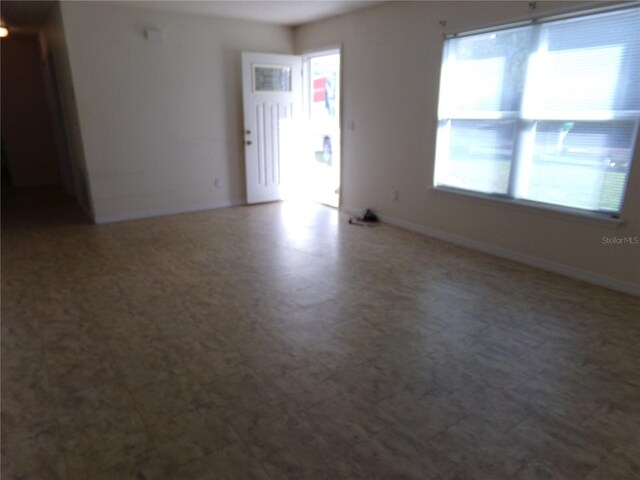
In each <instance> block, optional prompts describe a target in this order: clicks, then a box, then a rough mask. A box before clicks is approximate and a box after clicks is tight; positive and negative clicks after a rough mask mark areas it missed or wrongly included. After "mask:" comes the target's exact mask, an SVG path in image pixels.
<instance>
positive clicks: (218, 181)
mask: <svg viewBox="0 0 640 480" xmlns="http://www.w3.org/2000/svg"><path fill="white" fill-rule="evenodd" d="M220 185H222V183H221V182H220V179H219V178H215V179H214V180H213V186H214V187H215V188H220Z"/></svg>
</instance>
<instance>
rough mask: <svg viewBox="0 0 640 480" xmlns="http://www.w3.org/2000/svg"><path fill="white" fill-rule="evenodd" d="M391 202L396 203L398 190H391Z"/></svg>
mask: <svg viewBox="0 0 640 480" xmlns="http://www.w3.org/2000/svg"><path fill="white" fill-rule="evenodd" d="M391 200H393V201H394V202H397V201H398V190H393V191H392V192H391Z"/></svg>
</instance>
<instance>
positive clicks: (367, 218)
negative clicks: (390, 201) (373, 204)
mask: <svg viewBox="0 0 640 480" xmlns="http://www.w3.org/2000/svg"><path fill="white" fill-rule="evenodd" d="M377 221H378V216H377V215H376V214H375V213H373V212H372V211H371V210H370V209H368V208H367V209H366V210H365V211H364V213H363V214H362V218H350V219H349V223H350V224H351V225H358V226H363V225H364V224H365V223H375V222H377Z"/></svg>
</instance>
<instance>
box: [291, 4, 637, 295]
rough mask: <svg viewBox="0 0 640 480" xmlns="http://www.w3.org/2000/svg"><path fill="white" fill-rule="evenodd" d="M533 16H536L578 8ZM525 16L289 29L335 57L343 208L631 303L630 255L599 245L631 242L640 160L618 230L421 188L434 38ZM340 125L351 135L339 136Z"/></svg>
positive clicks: (408, 11)
mask: <svg viewBox="0 0 640 480" xmlns="http://www.w3.org/2000/svg"><path fill="white" fill-rule="evenodd" d="M537 6H538V8H537V11H536V14H539V13H541V12H542V11H547V12H550V11H556V10H560V9H563V8H565V9H566V8H568V7H571V8H576V7H578V6H579V4H577V3H573V2H564V3H562V2H537ZM530 15H531V12H530V10H529V7H528V2H394V3H390V4H383V5H381V6H376V7H373V8H370V9H366V10H362V11H359V12H355V13H352V14H349V15H344V16H340V17H336V18H333V19H329V20H325V21H321V22H317V23H314V24H310V25H307V26H302V27H298V28H297V29H296V31H295V46H296V52H297V53H303V52H305V51H309V50H314V49H322V48H324V47H327V46H334V45H337V44H342V45H343V59H342V62H343V84H342V85H343V110H342V119H343V154H342V164H343V167H342V168H343V171H342V205H343V208H345V209H347V210H349V209H354V210H362V209H364V208H365V207H370V208H373V209H374V210H375V211H377V212H378V213H380V214H381V216H382V218H383V219H387V220H389V221H391V222H395V223H396V224H401V225H404V226H406V227H409V228H413V229H415V230H418V231H422V232H425V233H429V234H432V235H436V236H440V237H442V238H446V239H449V240H453V241H457V242H458V243H462V244H466V245H469V246H472V247H474V248H478V249H481V250H485V251H489V252H493V253H497V254H500V255H503V256H507V257H511V258H514V259H518V260H521V261H524V262H527V263H531V264H535V265H539V266H542V267H544V268H548V269H552V270H557V271H562V272H564V273H567V274H569V275H572V276H575V277H578V278H583V279H587V280H589V281H592V282H596V283H601V284H606V285H608V286H611V287H613V288H618V289H621V290H624V291H628V292H636V293H637V292H640V245H633V246H632V245H628V244H627V245H617V246H614V245H603V242H602V237H614V236H615V237H635V236H640V155H639V152H638V150H639V149H636V153H635V158H634V163H633V166H632V171H631V175H630V181H629V185H628V189H627V198H626V201H625V204H624V209H623V217H624V218H625V219H626V224H625V225H623V226H621V227H619V228H612V227H611V226H606V225H603V224H599V223H585V222H584V221H581V220H579V219H576V218H573V217H571V216H562V215H560V216H553V215H550V214H545V213H543V212H541V211H537V210H530V209H522V208H517V207H513V206H509V205H504V204H499V203H495V202H490V201H482V200H477V199H473V198H467V197H462V196H459V195H453V194H448V193H444V192H440V191H434V190H432V189H430V188H429V186H430V185H432V183H433V167H434V151H435V139H436V121H437V116H436V115H437V113H436V106H437V102H438V87H439V75H440V62H441V57H442V42H443V37H442V34H443V32H444V31H447V32H449V31H462V30H469V29H473V28H479V27H483V26H487V25H492V24H496V23H500V22H508V21H511V20H514V19H521V18H524V17H527V16H530ZM440 20H446V22H447V26H446V27H445V28H444V29H443V28H442V27H441V26H440V25H439V21H440ZM350 121H354V122H355V130H354V131H347V130H346V129H345V128H344V126H345V125H346V124H347V122H350ZM393 190H398V191H399V198H398V201H393V199H392V196H391V192H392V191H393Z"/></svg>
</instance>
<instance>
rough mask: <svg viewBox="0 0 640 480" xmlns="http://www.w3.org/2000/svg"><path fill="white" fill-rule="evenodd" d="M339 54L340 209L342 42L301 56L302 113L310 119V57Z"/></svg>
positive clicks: (339, 197)
mask: <svg viewBox="0 0 640 480" xmlns="http://www.w3.org/2000/svg"><path fill="white" fill-rule="evenodd" d="M336 53H337V54H339V55H340V72H339V81H338V88H339V89H340V94H339V98H340V102H339V104H338V117H339V118H338V121H339V123H338V125H339V127H340V145H339V146H340V171H339V172H338V174H339V176H340V189H339V191H338V207H337V208H338V210H340V209H341V208H342V191H343V182H342V180H343V178H344V175H343V174H344V156H343V153H344V131H345V128H344V121H343V115H342V114H343V107H342V104H343V102H342V95H343V93H344V88H342V85H343V83H342V82H343V79H344V74H343V70H344V68H343V64H344V62H343V61H342V56H343V54H342V44H341V43H339V44H337V45H333V46H328V47H324V48H320V49H313V50H304V51H303V52H302V53H301V54H300V56H301V57H302V98H303V102H302V115H303V116H304V118H305V119H309V110H310V108H309V107H310V103H309V99H310V98H311V97H310V72H309V59H310V58H312V57H321V56H323V55H333V54H336Z"/></svg>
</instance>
